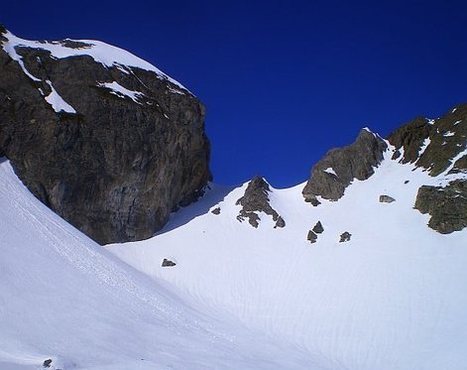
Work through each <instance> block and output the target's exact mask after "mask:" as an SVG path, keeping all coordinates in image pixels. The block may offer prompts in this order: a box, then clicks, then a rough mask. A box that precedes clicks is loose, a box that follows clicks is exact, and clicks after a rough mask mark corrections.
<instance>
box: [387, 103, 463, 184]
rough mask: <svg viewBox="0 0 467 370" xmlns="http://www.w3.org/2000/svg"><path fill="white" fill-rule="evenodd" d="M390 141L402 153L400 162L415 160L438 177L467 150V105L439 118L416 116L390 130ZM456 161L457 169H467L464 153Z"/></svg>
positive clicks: (416, 163)
mask: <svg viewBox="0 0 467 370" xmlns="http://www.w3.org/2000/svg"><path fill="white" fill-rule="evenodd" d="M388 140H389V142H390V143H391V144H392V145H394V146H395V147H396V149H397V151H398V152H399V153H400V158H399V160H400V162H401V163H414V164H415V165H417V166H418V167H423V168H425V169H427V170H428V171H429V173H430V175H431V176H438V175H439V174H441V173H443V172H445V171H446V170H448V169H449V168H450V167H451V166H452V164H453V163H452V160H453V158H456V156H457V155H459V154H460V153H462V152H463V151H465V149H466V146H467V142H466V141H467V104H463V105H459V106H457V107H456V108H454V109H452V110H451V111H450V112H448V113H447V114H445V115H444V116H443V117H441V118H438V119H436V120H430V119H427V118H421V117H419V118H416V119H414V120H413V121H411V122H409V123H407V124H405V125H403V126H402V127H400V128H398V129H397V130H395V131H394V132H393V133H391V134H390V135H389V137H388ZM395 159H397V158H395ZM456 162H457V163H456V166H458V167H457V171H459V170H461V171H462V170H464V169H466V168H467V166H466V164H467V163H466V162H467V157H466V156H465V155H464V156H461V157H460V158H457V159H456Z"/></svg>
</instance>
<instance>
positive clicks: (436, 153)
mask: <svg viewBox="0 0 467 370" xmlns="http://www.w3.org/2000/svg"><path fill="white" fill-rule="evenodd" d="M388 144H390V145H392V146H393V147H394V148H395V151H394V155H393V157H392V159H393V160H397V161H399V162H400V163H411V164H414V165H415V166H416V167H421V168H423V169H425V170H426V171H427V172H429V175H430V176H432V177H433V178H436V179H439V182H440V185H439V186H433V185H428V184H427V185H424V186H422V187H421V188H420V189H419V191H418V195H417V197H416V199H415V201H414V208H416V209H418V210H419V211H420V212H422V213H428V214H430V216H431V219H430V221H429V224H428V226H430V227H431V228H433V229H434V230H436V231H438V232H441V233H450V232H453V231H457V230H461V229H463V228H464V227H467V185H466V183H467V104H464V105H459V106H457V107H456V108H454V109H452V110H451V111H450V112H448V113H447V114H446V115H444V116H443V117H441V118H438V119H427V118H422V117H418V118H416V119H414V120H412V121H410V122H409V123H407V124H405V125H402V126H401V127H400V128H398V129H397V130H395V131H394V132H393V133H392V134H390V135H389V137H388V139H387V141H385V140H383V139H382V138H380V137H379V136H377V135H376V134H373V133H371V132H370V131H369V130H367V129H363V130H362V131H361V132H360V134H359V135H358V137H357V139H356V141H355V142H354V143H353V144H351V145H349V146H347V147H344V148H338V149H332V150H330V151H329V152H328V153H327V154H326V155H325V156H324V158H323V159H321V160H320V161H319V162H318V163H317V164H316V165H315V166H314V167H313V168H312V171H311V176H310V179H309V180H308V182H307V183H306V185H305V188H304V189H303V192H302V193H303V196H304V198H305V201H307V202H310V203H311V204H312V205H314V206H317V205H319V204H320V200H319V198H320V197H321V198H322V199H326V200H332V201H336V200H338V199H339V198H341V197H342V196H343V195H344V191H345V188H346V187H347V186H348V185H350V184H351V182H352V181H353V180H354V179H357V180H366V179H368V178H369V177H370V176H371V175H372V174H373V173H374V168H376V167H377V166H378V165H379V164H380V163H381V161H382V160H383V153H384V152H385V151H386V149H387V148H388ZM380 201H381V202H392V201H395V199H393V198H392V197H389V196H388V195H382V196H381V197H380Z"/></svg>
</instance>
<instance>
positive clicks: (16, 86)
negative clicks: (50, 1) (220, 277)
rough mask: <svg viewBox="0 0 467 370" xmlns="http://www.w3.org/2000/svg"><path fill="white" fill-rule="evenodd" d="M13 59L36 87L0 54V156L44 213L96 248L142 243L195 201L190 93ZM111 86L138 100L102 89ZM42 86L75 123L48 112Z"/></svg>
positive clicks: (80, 66)
mask: <svg viewBox="0 0 467 370" xmlns="http://www.w3.org/2000/svg"><path fill="white" fill-rule="evenodd" d="M0 32H2V34H3V33H4V32H5V30H4V29H3V30H0ZM5 40H6V38H5V36H4V35H3V36H2V37H1V38H0V42H5ZM62 45H68V47H74V48H78V47H81V48H82V47H83V45H81V44H76V42H73V41H71V40H67V41H64V42H62ZM16 52H17V54H19V55H20V56H21V57H22V60H23V63H24V67H25V68H26V69H27V71H28V72H29V73H30V74H31V75H32V76H34V77H35V78H37V79H38V81H35V80H33V79H32V78H30V77H28V76H27V75H26V74H25V72H24V71H23V69H22V68H21V66H20V64H19V63H18V62H17V61H15V60H13V59H12V58H11V57H10V56H9V55H8V54H7V53H6V52H5V51H4V50H3V49H1V48H0V156H2V155H5V156H7V157H8V159H9V160H10V161H11V163H12V164H13V166H14V168H15V171H16V173H17V175H18V176H19V177H20V179H21V180H22V181H23V182H24V184H25V185H26V186H27V187H28V188H29V189H30V190H31V191H32V193H33V194H34V195H35V196H37V197H38V198H39V199H40V200H41V201H42V202H44V203H45V204H46V205H47V206H49V207H50V208H51V209H52V210H54V211H55V212H56V213H58V214H59V215H60V216H62V217H63V218H64V219H66V220H67V221H69V222H70V223H71V224H73V225H74V226H75V227H77V228H78V229H80V230H81V231H83V232H84V233H85V234H87V235H88V236H90V237H91V238H93V239H94V240H96V241H97V242H99V243H101V244H106V243H111V242H124V241H132V240H140V239H145V238H148V237H151V236H152V235H153V234H154V232H155V231H157V230H159V229H160V228H161V227H162V226H163V225H164V224H165V223H166V221H167V219H168V216H169V214H170V212H171V211H173V210H174V209H176V208H177V207H178V206H185V205H188V204H189V203H190V202H192V201H194V200H196V199H197V197H199V196H200V194H202V192H203V188H204V186H205V185H206V183H207V182H208V181H209V180H210V178H211V174H210V171H209V153H210V147H209V142H208V139H207V138H206V135H205V132H204V114H205V109H204V107H203V105H202V104H201V103H200V102H199V101H198V99H196V98H195V97H194V96H193V95H192V94H191V93H189V92H188V91H186V90H184V89H183V88H181V87H180V86H178V85H175V84H174V83H172V82H171V81H170V80H169V79H164V78H161V76H160V75H157V74H156V73H154V72H151V71H147V70H143V69H140V68H137V67H122V66H121V65H114V66H112V67H108V66H107V67H106V66H104V65H102V64H100V63H97V62H95V61H94V59H92V58H91V57H89V56H72V57H68V58H63V59H57V58H53V57H51V55H50V52H48V51H46V50H42V49H38V48H29V47H16ZM49 82H50V83H49ZM112 82H116V83H118V84H119V85H121V86H122V87H124V88H125V89H128V90H131V91H137V92H139V93H141V94H140V95H138V98H137V99H131V98H130V97H128V96H125V95H124V94H118V93H116V92H115V91H113V90H112V89H110V88H108V87H106V86H104V85H102V83H112ZM52 86H53V89H55V91H56V92H57V93H58V94H59V95H60V96H61V97H62V98H63V100H65V101H66V102H67V103H68V104H70V105H71V106H72V107H73V108H74V110H75V111H76V113H66V112H64V111H61V112H59V113H57V112H56V111H55V110H54V109H53V108H52V106H51V105H50V104H49V103H48V102H47V101H46V100H45V98H44V97H46V96H49V94H51V92H52Z"/></svg>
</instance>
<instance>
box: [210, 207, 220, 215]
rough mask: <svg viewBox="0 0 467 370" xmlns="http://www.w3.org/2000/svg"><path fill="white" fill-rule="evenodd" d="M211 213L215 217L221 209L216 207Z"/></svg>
mask: <svg viewBox="0 0 467 370" xmlns="http://www.w3.org/2000/svg"><path fill="white" fill-rule="evenodd" d="M211 213H213V214H215V215H218V214H220V213H221V207H217V208H214V209H213V210H212V211H211Z"/></svg>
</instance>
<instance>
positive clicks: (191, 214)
mask: <svg viewBox="0 0 467 370" xmlns="http://www.w3.org/2000/svg"><path fill="white" fill-rule="evenodd" d="M461 124H463V125H465V124H466V122H465V121H463V123H461ZM464 142H465V138H464ZM386 143H387V149H386V150H385V151H384V153H383V160H382V162H381V163H380V165H379V166H378V167H376V168H374V174H373V175H371V176H370V177H369V178H368V179H367V180H364V181H359V180H354V181H353V182H352V183H351V184H350V185H349V186H348V187H347V188H346V189H345V193H344V195H343V196H342V198H340V199H339V200H338V201H330V200H325V199H323V198H319V201H320V203H321V204H320V205H319V206H317V207H313V206H311V205H310V204H309V203H306V202H305V201H304V200H303V196H302V190H303V189H304V186H305V184H300V185H297V186H295V187H292V188H289V189H274V188H272V187H270V186H269V188H270V191H269V192H267V190H266V192H267V196H268V198H269V201H270V202H269V203H270V206H271V208H272V209H274V210H275V211H276V212H277V213H278V214H279V215H280V216H281V217H282V218H283V219H284V220H285V227H275V226H277V225H276V221H274V219H273V217H272V216H271V215H270V214H266V213H265V212H258V213H257V214H258V216H259V220H258V227H257V228H255V227H252V225H250V223H249V222H247V220H246V219H243V218H242V217H241V213H242V205H241V204H240V202H238V200H239V199H241V198H242V196H244V194H245V191H246V189H247V188H248V184H244V185H243V186H241V187H238V188H235V189H226V188H223V187H218V186H215V185H213V186H212V188H211V190H210V191H209V192H208V193H207V194H206V196H205V197H204V198H203V199H202V200H201V201H200V202H198V203H197V204H195V205H193V206H191V207H188V208H186V209H183V210H181V211H180V212H178V213H177V214H174V215H173V218H172V220H171V221H170V222H169V224H168V225H167V226H166V228H165V229H164V230H163V231H162V232H161V233H159V234H158V235H157V236H155V237H154V238H151V239H149V240H146V241H141V242H135V243H127V244H119V245H118V244H116V245H110V246H108V249H109V250H110V251H112V252H113V253H114V254H115V255H117V256H118V257H120V258H121V259H122V260H124V261H126V262H127V263H128V264H130V265H132V266H134V267H135V268H137V269H138V270H140V271H142V272H144V273H146V274H147V275H149V276H151V277H152V278H154V279H155V281H160V280H163V281H166V282H167V283H168V284H169V285H171V286H174V287H177V288H178V289H179V292H180V294H181V295H188V296H190V297H192V298H194V299H195V300H198V301H199V303H200V304H204V305H205V307H207V308H210V309H212V308H213V307H214V308H216V309H218V310H219V311H220V312H226V313H228V314H229V315H232V316H234V317H236V318H238V320H239V321H241V322H242V323H243V324H244V325H245V326H247V327H250V328H253V329H255V330H259V331H261V332H264V333H267V334H268V335H270V336H272V337H274V338H281V340H283V341H284V342H287V343H289V344H292V345H294V346H296V347H297V348H301V349H303V350H305V351H307V352H308V353H309V355H310V358H313V359H316V360H317V362H318V363H319V364H322V366H323V367H325V368H330V369H463V368H465V360H466V352H465V348H467V315H466V313H465V312H466V309H467V290H466V289H465V283H466V281H467V270H466V269H465V266H466V264H467V229H465V228H464V229H463V230H462V231H455V232H452V233H450V234H441V233H439V232H436V231H434V230H432V229H431V228H429V227H428V226H427V224H428V222H429V220H430V216H429V215H428V214H426V215H424V214H422V213H420V212H419V211H418V210H416V209H414V203H415V200H416V198H417V193H418V191H419V188H420V187H421V186H422V185H425V186H433V187H436V186H446V184H447V183H450V182H452V181H455V180H458V181H461V180H462V179H463V180H465V179H466V177H467V176H466V173H465V172H460V171H459V172H456V173H450V171H451V169H452V167H453V166H454V163H453V164H452V165H451V166H449V168H448V169H447V170H446V171H444V172H443V173H441V174H439V175H437V176H435V177H433V176H430V175H429V172H428V171H427V170H426V169H424V168H423V167H418V166H417V164H416V163H401V158H396V157H397V155H395V153H396V151H397V149H396V148H395V147H394V146H392V145H391V144H390V143H389V142H386ZM464 151H465V150H464ZM464 155H465V154H464ZM328 172H331V170H328ZM331 176H335V174H334V173H332V172H331ZM462 196H463V195H462V194H460V193H458V197H462ZM460 200H461V199H459V201H460ZM464 201H465V198H464ZM239 216H240V217H239ZM242 219H243V220H244V221H243V222H239V220H240V221H241V220H242ZM318 222H320V224H321V226H322V229H324V230H323V231H322V232H320V231H321V230H320V227H319V225H318V227H315V226H316V224H317V223H318ZM312 228H313V229H314V230H315V236H316V240H313V241H314V242H313V243H310V240H308V239H309V233H310V230H311V229H312ZM346 232H347V233H348V234H350V240H349V241H345V242H341V239H342V235H343V234H344V233H346ZM344 239H345V238H344ZM164 259H166V260H170V261H173V262H174V263H176V265H175V266H172V267H162V266H161V262H162V261H163V260H164ZM288 368H293V366H292V365H291V366H289V367H288ZM309 368H312V367H311V366H310V367H309Z"/></svg>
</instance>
